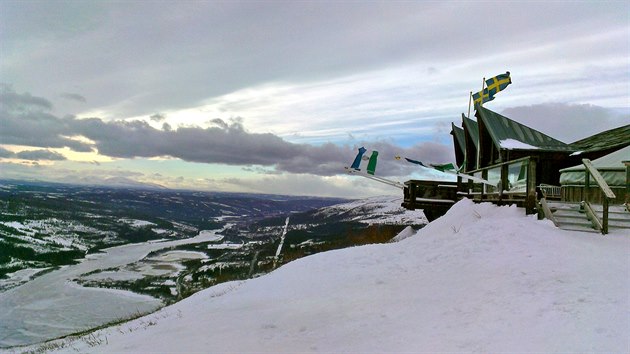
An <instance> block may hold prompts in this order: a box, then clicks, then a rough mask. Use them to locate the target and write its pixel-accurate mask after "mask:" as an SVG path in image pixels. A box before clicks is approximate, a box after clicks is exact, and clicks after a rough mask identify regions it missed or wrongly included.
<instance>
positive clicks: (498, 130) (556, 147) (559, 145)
mask: <svg viewBox="0 0 630 354" xmlns="http://www.w3.org/2000/svg"><path fill="white" fill-rule="evenodd" d="M476 116H477V119H482V120H483V122H484V125H485V127H486V129H487V130H488V133H489V134H490V136H491V137H492V139H493V140H494V142H495V144H496V145H497V146H500V144H501V141H505V140H509V139H511V140H518V141H520V142H522V143H524V144H527V145H531V146H535V147H537V148H538V149H544V150H549V151H573V150H574V149H573V148H571V147H570V146H569V145H567V144H565V143H563V142H562V141H560V140H556V139H554V138H552V137H550V136H548V135H545V134H543V133H541V132H539V131H537V130H535V129H532V128H530V127H528V126H526V125H523V124H520V123H518V122H515V121H513V120H511V119H509V118H507V117H504V116H502V115H500V114H498V113H495V112H492V111H490V110H489V109H486V108H484V107H478V109H477V113H476Z"/></svg>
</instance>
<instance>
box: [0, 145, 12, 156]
mask: <svg viewBox="0 0 630 354" xmlns="http://www.w3.org/2000/svg"><path fill="white" fill-rule="evenodd" d="M14 156H15V153H14V152H13V151H9V150H7V149H5V148H3V147H1V146H0V157H5V158H8V157H14Z"/></svg>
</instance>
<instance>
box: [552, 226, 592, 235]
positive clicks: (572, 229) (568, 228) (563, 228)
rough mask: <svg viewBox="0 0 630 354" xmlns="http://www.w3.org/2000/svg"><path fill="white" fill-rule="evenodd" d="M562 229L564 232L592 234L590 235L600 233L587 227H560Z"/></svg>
mask: <svg viewBox="0 0 630 354" xmlns="http://www.w3.org/2000/svg"><path fill="white" fill-rule="evenodd" d="M559 228H560V229H562V230H567V231H581V232H590V233H594V234H598V233H599V231H597V230H595V229H593V228H592V227H585V226H582V227H580V226H578V225H566V226H563V225H560V226H559Z"/></svg>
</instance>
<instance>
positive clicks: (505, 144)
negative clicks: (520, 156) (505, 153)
mask: <svg viewBox="0 0 630 354" xmlns="http://www.w3.org/2000/svg"><path fill="white" fill-rule="evenodd" d="M499 145H501V147H502V148H504V149H508V150H513V149H517V150H518V149H520V150H538V149H539V148H538V147H537V146H533V145H529V144H526V143H524V142H522V141H519V140H516V139H505V140H501V141H500V142H499Z"/></svg>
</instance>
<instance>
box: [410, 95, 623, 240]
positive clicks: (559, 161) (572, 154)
mask: <svg viewBox="0 0 630 354" xmlns="http://www.w3.org/2000/svg"><path fill="white" fill-rule="evenodd" d="M475 118H476V119H475V120H473V119H470V118H468V117H466V116H464V115H463V114H462V121H461V124H457V125H456V124H454V123H453V124H452V130H451V135H452V137H453V146H454V149H455V159H456V163H457V165H458V166H461V173H463V174H466V175H470V176H474V177H476V178H478V179H483V180H485V181H486V183H478V182H476V180H475V181H472V180H467V179H465V178H462V177H458V178H457V182H451V183H445V182H437V181H424V180H410V181H407V182H405V191H404V197H405V198H404V202H403V204H402V205H403V206H404V207H405V208H408V209H423V210H424V211H425V214H426V215H427V218H429V220H432V219H433V218H436V217H439V216H441V215H443V214H444V213H445V212H446V211H447V210H448V208H449V207H450V205H452V204H454V203H455V202H456V201H457V200H459V199H461V198H470V199H472V200H474V201H477V202H481V201H490V202H493V203H496V204H500V205H503V204H516V205H518V206H520V207H524V208H525V209H526V212H527V213H528V214H532V213H539V215H543V214H544V210H543V209H544V205H542V204H541V202H542V203H546V202H547V201H550V200H551V201H560V202H565V203H583V202H585V201H588V202H590V203H595V204H605V205H606V206H607V205H608V204H610V205H624V204H625V205H626V211H627V208H628V207H627V205H628V203H629V202H630V125H626V126H622V127H619V128H616V129H611V130H608V131H604V132H601V133H599V134H595V135H593V136H591V137H588V138H585V139H581V140H578V141H575V142H573V143H570V144H567V143H564V142H562V141H560V140H557V139H555V138H553V137H550V136H548V135H546V134H544V133H542V132H540V131H538V130H535V129H533V128H530V127H528V126H525V125H523V124H521V123H518V122H516V121H514V120H511V119H509V118H507V117H505V116H503V115H500V114H498V113H495V112H493V111H491V110H489V109H487V108H484V107H482V106H477V107H476V112H475ZM591 161H593V163H591ZM552 209H553V208H552ZM606 209H607V207H606ZM602 212H603V213H604V214H607V211H605V212H604V211H602ZM627 214H629V215H628V216H629V217H630V213H627ZM548 217H551V215H548ZM554 222H555V221H554ZM629 232H630V230H629Z"/></svg>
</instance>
